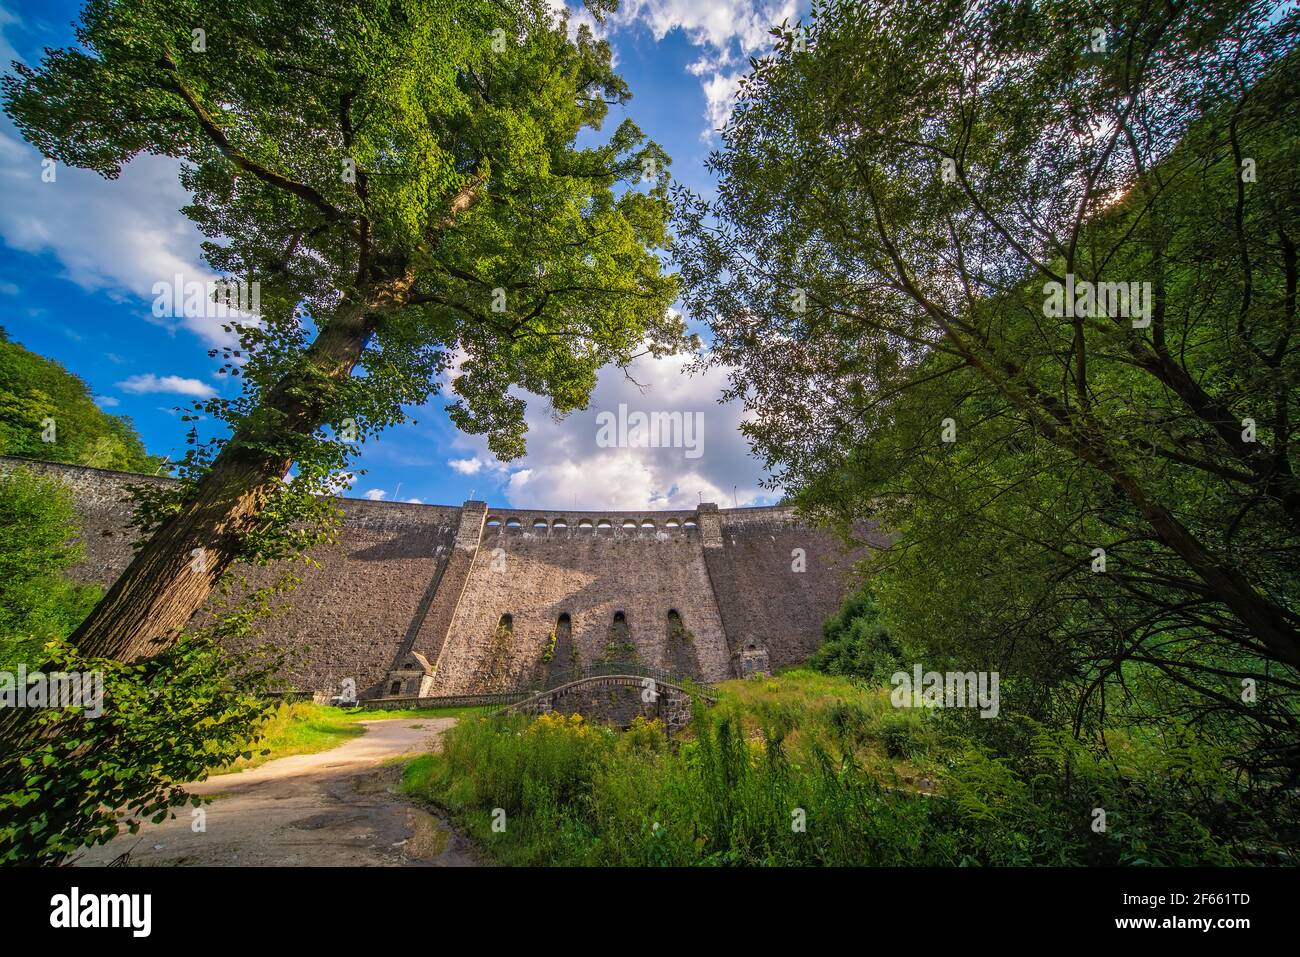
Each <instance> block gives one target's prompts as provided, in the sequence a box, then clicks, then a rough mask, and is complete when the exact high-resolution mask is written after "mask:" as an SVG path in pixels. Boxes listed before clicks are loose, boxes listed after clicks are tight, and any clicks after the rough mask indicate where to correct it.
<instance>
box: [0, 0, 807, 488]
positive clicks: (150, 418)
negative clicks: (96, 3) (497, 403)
mask: <svg viewBox="0 0 1300 957" xmlns="http://www.w3.org/2000/svg"><path fill="white" fill-rule="evenodd" d="M552 2H553V4H555V5H558V4H559V0H552ZM570 7H573V8H574V9H577V5H576V4H575V3H570ZM805 7H806V3H805V2H798V3H797V2H795V0H768V2H760V0H630V2H626V0H625V3H624V5H623V8H622V9H621V10H620V11H619V12H618V13H617V14H616V15H615V16H614V18H613V19H612V20H611V21H610V22H609V23H608V24H607V25H606V27H605V28H604V29H603V30H602V32H603V33H605V34H607V35H608V37H609V39H610V41H611V43H612V44H613V47H614V50H615V56H616V62H617V66H618V69H619V72H620V73H622V75H623V76H624V78H625V79H626V80H627V82H628V84H629V86H630V87H631V90H632V94H633V99H632V101H631V103H630V104H629V105H628V107H627V108H626V112H627V114H628V115H630V116H631V117H632V118H633V119H634V120H635V121H636V122H637V123H638V124H639V125H640V126H641V128H642V129H643V130H645V131H646V132H647V134H649V135H650V136H651V137H652V138H654V139H655V140H656V141H658V142H659V143H660V144H662V145H663V146H664V147H665V148H666V149H667V151H668V153H669V155H670V156H672V158H673V166H672V173H673V176H674V178H676V179H677V180H679V181H681V182H683V183H685V184H686V185H687V186H690V187H691V188H693V189H696V190H700V191H705V192H708V191H709V189H710V181H709V178H708V174H707V173H706V171H705V169H704V161H705V159H706V157H707V155H708V152H709V149H710V148H711V147H713V146H716V145H717V139H716V137H715V136H713V135H712V134H711V131H712V130H714V129H716V127H717V126H719V125H720V124H721V123H722V122H723V121H724V120H725V116H726V112H727V109H728V104H729V103H730V100H731V94H732V92H733V91H734V89H735V85H736V82H737V80H738V77H739V75H740V73H741V71H742V70H743V69H744V68H745V67H746V65H747V60H748V57H749V55H750V54H753V53H759V52H761V51H763V50H766V49H768V48H769V40H770V37H768V36H767V35H766V31H767V29H768V28H769V26H770V25H771V24H773V23H779V22H781V20H782V19H784V18H786V17H789V18H790V19H791V20H792V21H793V20H794V19H795V16H796V15H797V11H798V10H801V9H804V8H805ZM79 9H80V4H79V3H77V2H68V0H36V2H31V0H22V2H15V0H0V60H2V61H3V64H4V67H5V69H6V71H7V70H8V64H9V62H10V61H11V60H12V59H15V58H17V59H20V60H23V61H25V62H27V63H31V64H35V63H36V62H38V61H39V58H40V53H41V50H42V49H43V48H45V47H58V46H64V45H67V44H69V43H70V42H72V40H73V35H72V27H71V23H72V21H73V20H74V19H75V18H76V16H77V13H78V11H79ZM577 16H578V17H584V18H585V17H586V16H587V15H586V14H585V12H582V13H579V14H577ZM575 22H576V20H575ZM620 119H621V116H620V115H619V114H618V111H614V112H613V113H612V114H611V116H610V118H609V120H608V121H607V125H606V131H607V132H608V131H610V130H612V129H613V128H614V127H615V126H616V125H617V123H618V121H619V120H620ZM177 168H178V167H177V164H176V163H175V162H174V161H171V160H169V159H166V158H160V157H141V158H138V159H136V160H134V161H133V162H132V163H131V164H129V165H128V166H127V167H126V169H125V170H124V171H123V175H122V176H121V177H120V178H119V179H118V180H115V181H105V180H103V179H101V178H100V177H98V176H96V175H95V174H93V173H89V172H86V171H83V170H76V169H68V168H64V167H60V168H58V170H57V178H56V180H55V182H53V183H47V182H43V181H42V179H41V157H40V155H39V154H38V153H37V152H36V151H35V150H34V149H33V148H32V147H31V146H29V145H28V144H27V143H25V142H24V141H23V140H22V138H21V136H20V134H19V133H18V132H17V130H16V129H15V128H14V126H13V124H12V123H11V122H10V120H9V119H8V117H0V195H3V197H4V199H3V202H2V203H0V325H2V326H4V327H5V329H6V330H7V331H8V333H9V335H10V337H11V338H12V339H15V340H17V341H19V342H21V343H23V344H24V345H25V346H27V348H29V349H32V350H33V351H35V352H38V353H40V354H42V355H47V356H51V357H53V358H55V359H57V360H58V361H60V362H62V363H63V364H64V365H65V366H66V367H67V368H68V369H69V370H71V371H72V372H74V373H76V374H77V375H79V376H81V377H82V378H83V379H85V380H86V382H87V383H89V384H90V386H91V388H92V390H94V392H95V394H96V395H97V396H98V397H99V401H100V404H101V405H102V406H103V407H104V408H105V409H106V410H108V411H110V412H113V413H116V414H124V415H129V416H130V417H131V418H132V420H133V421H134V422H135V424H136V427H137V428H138V430H139V431H140V434H141V435H142V436H143V438H144V441H145V444H146V446H147V447H148V448H149V450H150V451H151V452H154V453H156V454H160V455H180V454H182V453H183V451H184V435H185V430H186V425H185V424H184V423H182V422H181V421H180V420H179V414H178V413H177V411H176V407H177V406H178V405H185V404H186V403H187V402H188V400H189V398H190V397H192V396H202V395H207V394H213V393H216V394H233V392H234V390H235V385H234V384H233V383H229V382H225V381H223V379H222V378H220V377H218V376H216V374H215V372H216V369H217V367H218V365H219V363H218V361H217V360H215V359H212V358H209V357H208V354H207V351H208V349H209V348H211V347H212V346H213V345H215V344H217V343H218V342H219V341H221V340H222V337H223V333H222V332H221V330H220V329H219V328H218V326H219V321H216V320H211V319H202V318H181V319H157V318H155V317H154V316H153V314H152V310H151V305H152V299H153V297H152V294H151V289H152V286H153V284H154V283H155V282H158V281H168V280H170V279H171V277H172V276H173V275H174V274H176V273H178V272H180V273H184V274H185V275H186V276H187V277H194V276H200V277H206V276H210V275H211V273H210V270H208V269H207V268H206V267H205V266H204V265H203V263H202V258H201V255H200V247H199V243H200V239H201V237H200V236H199V234H198V232H197V231H196V230H195V229H194V227H193V226H192V225H190V224H189V222H188V221H187V220H186V219H185V218H184V217H183V216H182V215H181V214H180V213H179V212H178V210H179V209H180V207H181V206H183V205H184V204H185V202H186V201H187V197H186V194H185V192H184V190H182V189H181V187H180V185H179V183H178V182H177V178H176V171H177ZM689 318H690V317H688V319H689ZM697 331H700V332H701V333H702V334H705V335H706V336H707V330H703V329H697ZM686 361H687V360H686V358H685V357H677V358H667V359H662V360H652V359H645V360H639V361H638V362H637V364H636V365H635V366H634V368H633V369H632V370H631V373H632V377H633V379H635V382H636V384H634V383H633V382H631V381H629V380H628V379H627V378H626V377H625V376H624V375H623V374H622V373H621V372H620V371H619V370H617V369H607V370H605V371H604V372H603V373H602V375H601V378H600V382H599V384H598V386H597V388H596V391H595V393H594V394H593V397H592V401H591V404H590V408H589V409H588V410H587V411H586V412H583V413H576V414H574V415H572V416H570V417H569V418H567V419H566V420H564V421H563V422H559V423H557V422H554V421H552V419H551V417H550V415H549V414H548V410H547V408H546V406H545V403H544V402H542V401H539V400H537V399H535V398H534V399H531V400H530V401H529V411H528V420H529V425H530V429H529V436H528V446H529V450H528V455H527V456H526V457H525V458H523V459H519V460H515V461H513V462H509V463H501V462H497V461H496V460H495V459H494V457H493V456H492V455H491V454H490V453H489V452H488V451H487V449H486V445H485V443H484V442H483V441H482V439H481V438H479V437H476V436H466V435H463V434H461V433H459V432H458V431H457V430H456V429H455V427H454V426H452V425H451V423H450V422H449V420H448V419H447V416H446V414H445V413H444V411H443V405H444V402H445V400H444V399H442V398H441V397H440V396H435V397H434V398H433V399H432V400H431V401H430V402H429V403H428V404H427V405H426V406H424V407H423V408H421V409H418V410H415V412H414V415H415V417H416V418H417V420H418V424H414V425H412V424H408V425H405V426H401V427H398V428H395V429H392V430H390V431H388V432H387V433H385V434H384V435H383V436H382V437H381V438H380V439H379V440H378V441H374V440H372V441H371V442H369V443H367V444H366V446H365V448H364V451H363V453H362V454H361V455H360V456H359V458H358V459H357V462H356V466H357V469H358V470H364V474H359V475H358V476H357V478H356V481H355V483H354V484H353V486H352V488H351V490H350V491H349V492H347V493H345V494H348V495H351V496H358V497H360V496H367V497H371V498H383V499H387V500H393V499H400V500H418V501H422V502H427V503H440V504H455V503H458V502H461V501H463V500H464V499H467V498H470V497H475V498H483V499H487V500H488V501H489V502H490V503H492V504H493V505H498V506H507V505H514V506H517V507H520V508H570V507H573V508H590V509H602V508H625V509H645V508H683V507H690V506H692V505H694V504H695V503H697V502H698V501H700V500H701V499H702V500H703V501H716V502H718V504H720V505H723V506H730V505H732V504H733V503H735V504H740V505H746V504H764V503H769V502H771V501H773V500H774V497H775V494H776V493H773V492H772V491H770V490H764V489H761V488H760V487H759V483H760V481H761V479H762V469H761V467H760V464H759V463H758V462H757V461H755V460H754V459H753V457H752V456H751V455H750V454H749V450H748V447H747V444H746V443H745V441H744V439H743V438H742V437H741V436H740V434H739V433H738V432H737V431H736V426H737V424H738V423H739V422H740V421H741V417H742V415H743V410H742V409H741V408H740V407H739V406H738V405H735V404H731V405H726V406H722V405H719V404H718V403H717V398H718V395H719V393H720V389H721V386H722V381H723V377H722V373H721V372H714V373H710V374H709V375H707V376H687V375H685V374H684V371H683V370H684V366H685V364H686ZM620 404H624V405H626V406H627V408H628V410H630V411H636V410H641V411H646V412H651V411H666V412H682V413H683V414H685V415H691V414H695V413H698V414H699V416H700V421H701V422H702V436H703V441H702V442H701V443H700V447H699V454H698V455H687V454H686V453H687V451H688V450H686V449H681V448H675V449H669V448H660V449H654V448H603V447H600V445H599V443H598V442H597V434H598V422H597V416H598V415H600V413H602V412H613V411H614V410H616V409H617V408H618V407H619V405H620Z"/></svg>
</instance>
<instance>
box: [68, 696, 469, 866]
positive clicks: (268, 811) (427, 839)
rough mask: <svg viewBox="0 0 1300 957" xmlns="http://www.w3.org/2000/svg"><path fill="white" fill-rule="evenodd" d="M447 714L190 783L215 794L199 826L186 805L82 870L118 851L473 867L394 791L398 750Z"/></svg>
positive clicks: (440, 824)
mask: <svg viewBox="0 0 1300 957" xmlns="http://www.w3.org/2000/svg"><path fill="white" fill-rule="evenodd" d="M454 723H455V719H454V718H432V719H401V718H390V719H385V720H380V721H363V722H362V726H363V727H364V728H365V729H366V731H365V734H363V735H361V736H360V737H356V738H352V739H351V740H349V741H347V742H346V743H344V744H342V745H340V746H339V747H337V748H333V749H332V750H329V751H322V752H320V753H319V754H299V755H294V756H293V757H288V758H280V759H278V760H275V761H270V762H267V763H266V764H263V765H262V766H261V767H258V768H253V769H252V770H249V771H241V772H238V773H236V774H222V775H218V776H216V777H211V778H209V779H208V780H207V781H203V782H201V783H197V784H192V785H190V786H189V787H188V788H187V790H188V791H189V792H190V793H191V794H203V795H210V796H213V797H214V798H215V799H214V800H213V801H212V802H211V803H210V804H205V805H203V809H204V811H205V812H206V822H205V823H206V830H204V831H202V832H197V833H196V832H195V831H194V830H193V828H192V823H193V817H192V814H191V811H192V809H191V808H187V807H186V808H177V809H176V817H175V818H172V819H170V820H167V821H165V822H163V823H162V824H146V825H145V826H144V827H142V828H141V829H140V831H139V833H137V834H122V835H120V836H119V837H117V838H115V839H114V840H113V841H111V842H110V843H108V844H105V845H100V846H99V847H94V848H90V849H88V850H86V851H85V852H84V854H83V855H82V857H81V858H80V859H79V860H78V861H77V862H76V863H77V864H79V865H82V866H96V865H103V864H107V863H108V862H109V861H111V860H113V859H114V858H115V857H117V856H118V855H120V854H122V853H123V852H125V851H130V852H131V865H132V866H144V867H170V866H186V865H214V866H229V865H238V866H244V867H258V866H280V867H294V866H306V865H313V866H334V865H344V866H352V867H355V866H381V867H382V866H402V865H422V866H432V867H460V866H473V865H475V864H477V863H478V861H477V859H476V858H475V856H474V854H473V851H472V849H471V847H470V846H469V844H468V842H467V841H466V840H465V839H464V838H463V837H462V836H461V835H459V834H458V833H456V832H455V831H453V830H452V829H451V827H450V825H448V824H447V822H446V821H443V820H440V819H439V818H437V817H435V816H434V815H433V814H430V813H429V812H428V811H426V810H424V809H422V808H419V807H416V806H414V805H412V804H409V803H407V802H406V801H404V800H403V799H402V798H401V797H399V796H397V794H396V793H394V789H395V787H396V784H397V781H398V778H399V776H400V774H401V767H400V765H398V764H396V763H387V764H385V763H382V762H385V761H387V760H388V759H389V758H394V757H397V756H398V755H403V754H411V753H417V752H421V751H429V750H436V748H437V747H438V746H439V736H440V735H441V733H442V732H443V731H445V730H446V729H447V728H449V727H451V725H453V724H454Z"/></svg>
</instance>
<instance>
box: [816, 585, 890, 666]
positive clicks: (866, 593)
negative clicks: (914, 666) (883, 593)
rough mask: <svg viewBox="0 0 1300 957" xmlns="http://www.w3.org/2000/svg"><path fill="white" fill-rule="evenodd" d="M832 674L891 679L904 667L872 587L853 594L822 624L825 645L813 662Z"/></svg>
mask: <svg viewBox="0 0 1300 957" xmlns="http://www.w3.org/2000/svg"><path fill="white" fill-rule="evenodd" d="M810 664H811V665H812V667H813V668H816V669H817V670H818V671H824V672H826V674H828V675H846V676H852V677H857V678H864V679H866V680H868V681H871V682H873V683H882V682H886V681H888V680H889V677H890V675H892V674H893V673H894V672H896V671H898V670H899V669H900V668H901V667H902V652H901V650H900V649H899V647H898V643H897V642H896V641H895V640H894V638H893V636H892V635H891V634H890V632H889V629H888V628H887V627H885V623H884V621H883V619H882V617H881V614H880V609H879V608H878V607H877V605H876V599H875V596H874V595H873V594H872V593H871V590H870V589H869V588H864V589H862V590H861V591H859V592H856V593H854V594H852V595H850V596H849V597H848V598H846V599H845V600H844V604H843V606H842V607H841V608H840V610H839V611H838V612H836V613H835V614H834V615H832V616H831V617H830V618H828V619H826V622H825V624H823V625H822V644H821V647H819V648H818V649H817V653H816V655H814V656H813V659H812V661H811V662H810Z"/></svg>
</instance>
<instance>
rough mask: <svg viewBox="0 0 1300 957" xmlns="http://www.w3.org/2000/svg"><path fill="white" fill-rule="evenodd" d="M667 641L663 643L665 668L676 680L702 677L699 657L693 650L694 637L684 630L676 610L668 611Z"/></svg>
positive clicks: (683, 622) (684, 624)
mask: <svg viewBox="0 0 1300 957" xmlns="http://www.w3.org/2000/svg"><path fill="white" fill-rule="evenodd" d="M667 618H668V640H667V641H666V642H664V658H665V659H666V661H665V668H664V670H665V671H667V672H668V673H669V674H671V675H673V676H674V677H677V678H694V679H695V680H697V681H698V680H699V679H700V678H701V677H702V673H701V671H700V657H699V653H698V652H697V650H696V648H695V636H694V635H693V634H691V632H690V631H689V630H687V628H686V622H685V621H683V620H682V615H681V612H679V611H678V610H677V609H676V608H670V609H668V616H667Z"/></svg>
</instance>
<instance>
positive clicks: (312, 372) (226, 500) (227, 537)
mask: <svg viewBox="0 0 1300 957" xmlns="http://www.w3.org/2000/svg"><path fill="white" fill-rule="evenodd" d="M380 307H381V303H380V302H379V301H377V300H376V298H375V297H371V299H370V301H368V302H361V303H356V304H349V303H346V302H345V303H344V305H343V306H341V307H340V309H339V311H338V312H337V313H336V314H335V315H334V316H333V317H332V318H331V319H330V321H329V322H328V323H327V324H326V325H325V327H324V328H323V329H322V330H321V331H320V333H319V334H318V335H317V337H316V340H315V341H314V342H313V343H312V344H311V346H310V347H309V348H308V349H307V353H306V356H305V362H304V364H303V365H302V366H301V367H300V368H299V369H298V370H296V371H295V372H293V373H290V374H288V375H286V376H285V378H284V379H282V380H281V381H280V382H279V383H277V384H276V385H275V387H274V388H272V389H270V390H269V391H268V392H267V393H266V394H265V395H264V396H263V399H262V402H261V404H260V406H259V407H258V409H257V410H256V411H255V412H254V413H253V414H252V415H251V416H249V418H248V419H247V420H246V421H245V422H244V423H243V424H241V426H240V428H239V429H238V430H237V431H236V433H235V435H234V436H233V437H232V438H231V441H230V442H229V443H227V445H226V446H225V447H224V448H223V449H222V451H221V452H220V453H219V454H218V455H217V457H216V459H215V460H214V461H213V463H212V466H211V468H210V469H209V471H208V472H207V473H206V474H205V475H204V476H203V478H202V479H201V480H200V481H199V484H198V489H197V492H196V494H194V495H193V496H192V497H191V498H189V499H188V500H187V501H186V502H185V503H184V505H183V506H182V508H181V510H180V512H178V513H177V514H176V515H174V516H172V517H170V518H168V519H167V520H166V521H165V522H164V523H163V524H162V525H161V526H160V527H159V528H158V529H157V530H156V531H155V533H154V534H153V536H152V537H151V538H150V539H149V541H148V542H147V543H145V545H144V546H143V548H141V550H140V551H139V552H138V553H137V554H136V556H135V558H134V559H133V560H132V562H131V564H130V565H129V566H128V567H127V569H126V571H125V572H123V573H122V575H121V577H119V578H118V579H117V581H116V582H114V583H113V586H112V587H111V588H110V589H109V590H108V594H106V595H105V596H104V598H103V600H102V601H100V602H99V604H98V605H96V606H95V609H94V611H92V612H91V613H90V615H89V617H87V618H86V620H85V621H84V622H82V624H81V627H79V628H78V629H77V630H76V631H75V632H74V633H73V635H72V637H71V639H70V640H71V642H72V643H73V644H74V645H76V646H77V648H78V649H79V650H80V651H81V652H83V653H84V654H87V655H95V656H101V657H107V658H116V659H120V660H124V661H132V660H135V659H138V658H143V657H148V656H151V655H155V654H158V653H159V652H161V651H164V650H165V649H167V648H168V647H169V646H170V645H171V644H172V643H173V642H174V641H175V640H176V639H177V637H178V636H179V634H180V631H181V629H182V628H184V627H185V625H186V624H187V623H188V622H189V620H190V618H191V617H192V616H193V615H194V613H195V612H196V611H198V610H199V608H201V607H202V606H203V603H204V602H205V601H206V600H207V598H208V595H209V594H210V593H211V591H212V588H213V586H214V585H215V584H216V582H217V581H218V580H219V579H220V578H221V576H222V574H223V573H224V572H225V571H226V569H227V568H229V567H230V565H231V563H232V562H233V561H234V560H235V559H236V557H237V556H238V554H239V548H240V543H241V542H242V540H243V539H244V537H245V536H246V535H247V534H248V533H249V532H250V531H252V530H253V529H254V528H256V526H257V525H258V522H259V513H260V511H261V509H262V507H263V505H264V504H265V502H266V501H267V498H268V496H269V495H270V494H271V493H272V491H273V490H274V489H275V487H276V485H277V484H278V483H279V482H280V481H281V480H283V478H284V477H285V475H286V474H287V473H288V471H289V467H290V466H291V465H292V464H293V463H292V460H290V459H288V458H286V457H284V456H283V455H279V454H273V453H268V452H266V451H265V450H264V449H263V448H261V447H259V444H260V443H258V442H256V441H250V440H255V439H257V438H258V437H264V436H270V435H272V434H280V435H285V434H289V433H297V434H307V433H309V432H311V431H313V430H315V429H316V428H318V427H319V426H320V425H321V424H322V420H323V415H324V412H325V409H326V407H327V399H328V395H327V394H326V393H327V392H328V391H329V390H328V385H329V384H330V383H338V382H342V381H346V379H347V378H348V377H349V376H351V374H352V370H353V368H354V367H355V366H356V364H357V362H358V361H359V360H360V358H361V353H362V350H363V349H364V348H365V341H366V338H367V336H368V335H369V333H370V331H371V326H370V323H369V317H370V316H371V315H372V314H373V313H372V312H371V309H374V308H380Z"/></svg>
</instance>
